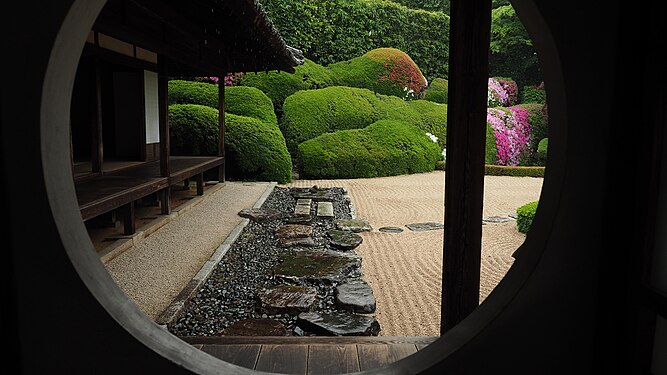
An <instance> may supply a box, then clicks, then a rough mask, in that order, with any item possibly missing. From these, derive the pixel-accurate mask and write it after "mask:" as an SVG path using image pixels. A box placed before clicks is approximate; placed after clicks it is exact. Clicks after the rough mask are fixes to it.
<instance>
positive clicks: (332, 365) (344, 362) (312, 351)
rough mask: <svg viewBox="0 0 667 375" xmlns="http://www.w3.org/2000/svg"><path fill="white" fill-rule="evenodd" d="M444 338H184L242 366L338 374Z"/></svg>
mask: <svg viewBox="0 0 667 375" xmlns="http://www.w3.org/2000/svg"><path fill="white" fill-rule="evenodd" d="M437 338H438V337H319V336H318V337H234V336H227V337H225V336H223V337H182V338H181V339H182V340H184V341H186V342H188V343H190V344H191V345H193V346H194V347H196V348H198V349H200V350H203V351H205V352H206V353H209V354H211V355H212V356H214V357H216V358H219V359H221V360H223V361H225V362H228V363H233V364H236V365H238V366H241V367H245V368H249V369H253V370H257V371H265V372H274V373H281V374H312V375H333V374H345V373H350V372H357V371H365V370H370V369H375V368H378V367H382V366H384V365H388V364H390V363H393V362H396V361H398V360H400V359H402V358H405V357H407V356H409V355H411V354H414V353H416V352H417V351H419V350H421V349H423V348H424V347H426V346H427V345H429V344H431V343H433V342H434V341H435V340H436V339H437Z"/></svg>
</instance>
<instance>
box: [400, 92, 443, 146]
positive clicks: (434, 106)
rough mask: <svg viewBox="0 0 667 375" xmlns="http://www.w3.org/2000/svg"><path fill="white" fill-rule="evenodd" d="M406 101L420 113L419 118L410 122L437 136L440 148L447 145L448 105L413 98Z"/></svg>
mask: <svg viewBox="0 0 667 375" xmlns="http://www.w3.org/2000/svg"><path fill="white" fill-rule="evenodd" d="M405 103H406V104H407V106H408V107H409V108H411V109H413V110H414V111H415V112H417V114H418V119H416V120H415V121H414V122H413V121H410V122H411V123H412V124H413V125H417V126H418V127H419V128H420V129H422V130H423V131H425V132H427V133H431V134H433V135H434V136H436V137H437V138H438V144H439V145H440V148H442V149H444V148H445V147H447V105H446V104H439V103H434V102H429V101H427V100H413V101H409V102H405Z"/></svg>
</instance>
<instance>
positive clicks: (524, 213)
mask: <svg viewBox="0 0 667 375" xmlns="http://www.w3.org/2000/svg"><path fill="white" fill-rule="evenodd" d="M538 203H539V201H535V202H530V203H527V204H524V205H523V206H521V207H519V208H517V209H516V214H517V217H516V229H517V230H518V231H519V232H521V233H528V231H529V230H530V227H531V226H532V225H533V219H534V218H535V213H536V212H537V205H538Z"/></svg>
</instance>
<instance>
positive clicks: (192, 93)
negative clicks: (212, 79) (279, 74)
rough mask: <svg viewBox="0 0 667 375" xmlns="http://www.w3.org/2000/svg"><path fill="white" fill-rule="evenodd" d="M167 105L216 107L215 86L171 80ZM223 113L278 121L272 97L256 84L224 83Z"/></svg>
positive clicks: (273, 122) (216, 87) (216, 90)
mask: <svg viewBox="0 0 667 375" xmlns="http://www.w3.org/2000/svg"><path fill="white" fill-rule="evenodd" d="M168 92H169V104H170V105H171V104H199V105H205V106H207V107H211V108H215V109H218V85H216V84H214V83H207V82H199V81H184V80H171V81H169V83H168ZM225 112H226V113H233V114H235V115H239V116H249V117H255V118H258V119H260V120H262V121H266V122H270V123H272V124H277V123H278V120H277V119H276V114H275V112H274V111H273V105H272V103H271V99H269V97H268V96H266V94H264V93H263V92H262V91H261V90H259V89H257V88H255V87H247V86H226V87H225Z"/></svg>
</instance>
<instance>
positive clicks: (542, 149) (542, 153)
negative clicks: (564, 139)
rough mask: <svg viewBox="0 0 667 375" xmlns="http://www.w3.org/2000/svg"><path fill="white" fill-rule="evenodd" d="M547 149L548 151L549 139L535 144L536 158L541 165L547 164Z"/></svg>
mask: <svg viewBox="0 0 667 375" xmlns="http://www.w3.org/2000/svg"><path fill="white" fill-rule="evenodd" d="M548 149H549V138H543V139H542V140H541V141H540V142H539V143H538V144H537V157H538V159H539V160H540V161H541V162H542V164H545V163H546V162H547V151H548Z"/></svg>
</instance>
